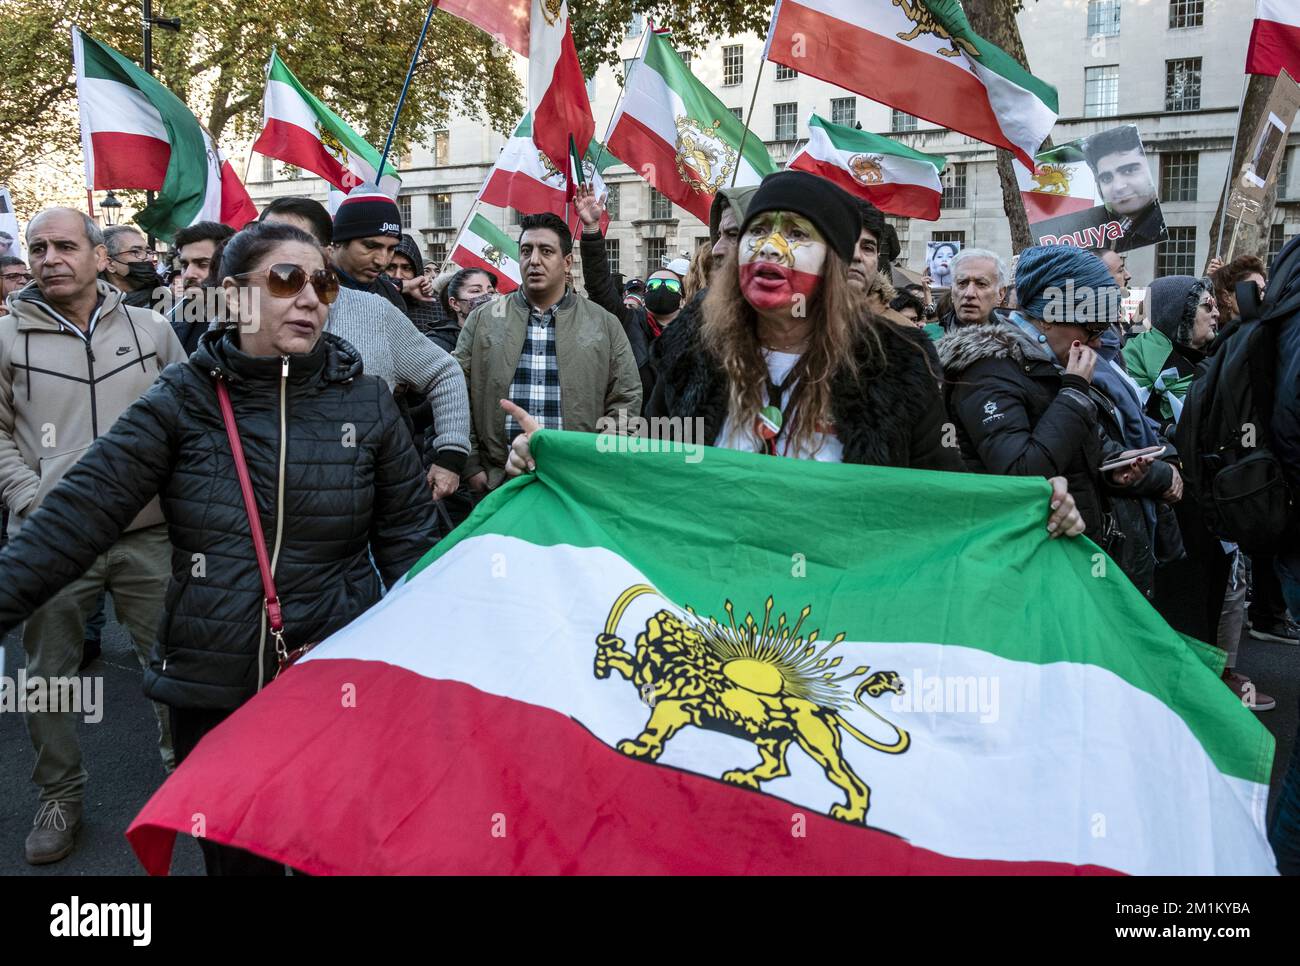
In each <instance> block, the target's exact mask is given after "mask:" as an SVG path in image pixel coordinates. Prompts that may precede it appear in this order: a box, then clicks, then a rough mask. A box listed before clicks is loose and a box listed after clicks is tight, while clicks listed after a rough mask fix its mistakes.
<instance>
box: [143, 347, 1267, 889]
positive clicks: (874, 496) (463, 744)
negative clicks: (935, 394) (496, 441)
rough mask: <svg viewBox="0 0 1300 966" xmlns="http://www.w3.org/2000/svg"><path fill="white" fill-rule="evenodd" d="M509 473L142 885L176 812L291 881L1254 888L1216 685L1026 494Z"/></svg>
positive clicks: (176, 786) (268, 722) (600, 470)
mask: <svg viewBox="0 0 1300 966" xmlns="http://www.w3.org/2000/svg"><path fill="white" fill-rule="evenodd" d="M521 338H522V336H521ZM532 454H533V457H534V458H535V460H536V463H537V471H536V473H530V474H528V475H527V476H524V477H522V478H520V479H518V480H515V481H513V482H511V483H509V484H507V485H506V486H503V487H501V488H500V489H498V490H495V491H493V492H492V493H491V494H489V495H488V497H487V498H486V499H485V500H484V501H483V503H481V504H480V505H479V507H478V508H477V509H476V510H475V512H474V515H473V516H472V517H471V518H470V519H469V520H467V521H466V522H465V523H463V524H461V525H460V526H459V527H458V528H457V529H456V530H455V532H454V533H452V534H451V536H449V537H447V538H445V539H444V540H442V541H441V542H440V543H439V544H438V545H437V546H436V547H435V548H434V549H433V550H432V551H430V553H429V554H428V555H427V556H426V557H425V558H424V559H423V560H422V561H421V562H420V563H418V564H417V565H416V566H415V567H414V568H412V570H411V572H410V573H409V574H408V575H407V576H406V577H405V578H404V579H403V580H402V581H401V582H400V583H399V584H398V585H397V586H396V587H394V588H392V589H390V591H389V592H388V594H387V595H386V596H385V597H384V599H383V600H382V601H381V602H380V603H378V604H376V605H375V606H374V607H372V608H371V609H370V610H369V611H368V612H366V613H365V614H363V615H362V616H361V617H359V618H357V619H356V620H355V621H354V622H353V623H352V624H350V625H349V626H347V627H346V628H344V629H342V630H340V631H339V632H338V633H336V634H334V635H333V636H331V637H329V638H328V639H326V640H325V641H324V642H323V643H321V644H320V645H319V646H318V647H317V648H316V649H315V650H313V651H312V652H311V653H310V654H309V655H308V656H307V657H306V658H305V659H304V660H303V661H301V662H300V663H299V664H297V665H296V666H294V667H292V668H290V669H289V670H288V671H287V672H286V673H285V674H283V675H281V676H280V678H279V679H278V680H276V681H274V682H273V683H272V684H271V685H270V686H269V687H267V688H266V689H265V690H263V691H262V692H261V693H260V694H258V695H257V696H256V697H254V698H253V699H252V700H251V701H249V702H248V703H247V704H246V705H244V706H243V707H242V708H240V709H239V710H237V711H236V712H235V713H234V714H233V715H232V716H231V718H230V719H229V720H227V721H225V722H223V723H222V724H221V725H220V726H218V727H217V728H216V729H215V730H214V731H212V732H211V733H210V734H208V735H207V736H206V737H205V738H204V739H203V741H202V742H201V743H200V744H199V746H198V747H197V748H196V749H195V750H194V751H193V752H192V753H191V755H190V756H189V758H187V759H186V761H185V762H184V763H183V764H182V765H181V766H180V767H179V768H178V769H177V770H176V772H175V773H174V774H173V775H172V776H171V777H170V778H168V780H167V781H166V783H164V785H163V786H162V788H161V789H160V790H159V791H158V792H157V793H156V794H155V795H154V796H153V798H152V799H150V801H149V803H148V804H147V805H146V806H145V807H144V809H143V810H142V811H141V813H140V814H139V815H138V816H137V817H136V819H135V821H134V822H133V823H132V825H131V827H130V829H129V830H128V831H127V837H128V839H129V840H130V842H131V844H132V846H133V847H134V849H135V851H136V854H137V856H139V858H140V860H141V862H142V863H143V864H144V866H145V868H146V869H147V870H148V871H150V872H162V871H166V869H167V867H168V862H169V857H170V853H171V847H172V841H173V839H174V837H175V835H176V833H177V832H180V833H181V834H184V835H189V834H190V833H191V832H192V830H193V827H194V826H193V822H194V814H195V813H196V812H199V813H202V814H203V816H204V819H205V831H204V834H205V835H206V836H207V837H208V838H209V839H210V840H211V841H213V842H218V843H223V844H231V845H236V846H239V847H240V848H244V849H249V850H252V851H253V852H256V853H258V854H260V855H263V856H267V857H271V858H274V859H275V860H277V861H280V862H285V863H288V864H289V865H291V866H294V867H296V868H299V869H302V870H304V871H306V872H309V873H312V874H324V873H344V874H354V875H356V874H371V873H403V874H412V873H467V872H473V873H485V872H486V873H539V874H553V873H559V872H568V873H619V874H687V873H712V874H733V875H754V874H759V873H787V874H788V873H802V874H806V875H828V874H840V873H883V874H909V873H911V874H926V873H929V874H953V873H971V874H990V873H1003V874H1005V873H1022V874H1023V873H1028V874H1042V873H1060V874H1079V873H1085V874H1090V873H1099V872H1127V873H1133V874H1166V875H1180V874H1181V875H1212V874H1222V875H1249V874H1270V873H1273V872H1274V870H1275V863H1274V859H1273V854H1272V851H1271V850H1270V848H1269V845H1268V841H1267V839H1266V837H1265V828H1264V809H1265V804H1266V803H1267V801H1268V778H1269V766H1270V764H1271V762H1272V760H1273V750H1274V741H1273V738H1272V736H1271V735H1270V734H1269V732H1268V730H1267V729H1266V728H1265V727H1264V726H1263V725H1262V724H1261V723H1260V722H1259V721H1258V720H1256V718H1255V715H1254V714H1253V713H1252V712H1251V711H1250V710H1249V709H1247V708H1245V707H1243V706H1242V702H1241V701H1239V700H1237V699H1236V697H1235V696H1234V695H1233V693H1232V692H1231V691H1230V690H1229V689H1228V688H1225V687H1224V686H1223V682H1222V681H1221V680H1220V677H1219V675H1220V672H1221V671H1222V665H1223V652H1222V651H1218V650H1217V649H1215V648H1212V647H1210V646H1208V645H1204V644H1197V643H1193V642H1189V641H1188V640H1186V639H1184V638H1183V637H1181V636H1180V635H1178V634H1177V633H1176V632H1175V631H1173V630H1172V629H1171V628H1170V627H1169V625H1168V624H1166V623H1165V622H1164V620H1163V619H1162V618H1161V617H1160V615H1159V614H1157V613H1156V612H1155V610H1154V609H1152V607H1151V605H1150V604H1149V603H1148V602H1147V601H1146V599H1145V598H1144V597H1143V596H1142V594H1141V592H1140V591H1138V590H1137V589H1135V588H1134V587H1133V585H1132V584H1131V583H1129V581H1128V578H1127V577H1125V576H1124V574H1123V572H1122V571H1121V570H1120V569H1119V568H1118V567H1117V566H1115V565H1114V564H1113V563H1112V562H1111V561H1110V560H1109V559H1108V558H1106V557H1105V555H1104V554H1101V553H1099V552H1098V550H1097V546H1096V545H1095V544H1093V543H1092V542H1091V541H1089V540H1088V539H1087V538H1080V539H1077V540H1066V539H1062V540H1052V539H1049V536H1048V533H1047V530H1046V528H1045V527H1044V518H1045V517H1046V515H1047V505H1048V499H1049V492H1050V489H1049V487H1048V484H1047V482H1046V481H1045V480H1042V479H1027V478H1024V477H1014V476H1011V477H999V476H986V475H982V474H960V473H937V472H932V471H924V470H902V469H894V468H887V467H869V466H851V465H844V464H838V463H815V462H806V461H802V460H789V459H773V458H771V457H767V456H761V455H758V454H755V453H738V452H732V451H729V450H718V449H712V448H709V447H703V446H700V447H698V448H697V447H695V446H694V445H692V446H690V447H689V448H679V449H678V450H677V451H675V452H674V451H671V447H670V446H669V445H668V444H664V443H660V442H659V441H656V440H650V439H645V438H638V437H636V436H612V435H603V436H598V435H594V434H583V433H569V432H557V431H547V430H543V431H540V432H538V433H537V434H536V435H534V436H533V437H532ZM651 490H653V491H654V492H657V493H664V494H672V495H685V494H689V499H685V500H683V499H677V500H668V501H660V502H651V501H647V500H645V499H644V495H645V493H647V492H649V491H651ZM792 501H797V503H798V508H799V512H797V513H792V512H790V508H791V504H792ZM864 506H869V507H870V512H857V511H856V510H855V511H850V512H847V513H846V512H845V509H846V508H848V507H853V508H859V507H864ZM793 551H798V552H797V553H795V557H796V558H797V564H798V565H797V566H795V567H791V554H792V552H793ZM1099 561H1100V564H1101V565H1099ZM485 574H492V575H493V578H492V580H491V581H485V579H484V575H485ZM489 583H490V585H491V586H488V584H489ZM340 694H343V695H345V696H346V695H349V694H350V695H353V696H354V697H355V700H347V699H346V698H345V700H343V701H341V702H340V700H339V695H340ZM792 821H793V822H795V823H796V828H797V830H798V831H797V832H796V834H794V835H792V834H791V827H792ZM502 823H504V824H502ZM494 830H495V831H494ZM502 837H505V843H503V841H502ZM509 843H513V844H509ZM503 844H506V845H507V847H504V848H503V847H502V846H503Z"/></svg>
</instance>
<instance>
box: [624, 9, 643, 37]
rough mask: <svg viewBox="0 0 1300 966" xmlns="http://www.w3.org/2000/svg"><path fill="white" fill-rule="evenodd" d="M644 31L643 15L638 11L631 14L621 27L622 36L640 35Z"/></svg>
mask: <svg viewBox="0 0 1300 966" xmlns="http://www.w3.org/2000/svg"><path fill="white" fill-rule="evenodd" d="M643 33H645V16H644V15H642V14H639V13H634V14H632V19H631V20H629V21H628V22H627V26H626V27H625V28H624V29H623V36H624V37H640V36H641V35H642V34H643Z"/></svg>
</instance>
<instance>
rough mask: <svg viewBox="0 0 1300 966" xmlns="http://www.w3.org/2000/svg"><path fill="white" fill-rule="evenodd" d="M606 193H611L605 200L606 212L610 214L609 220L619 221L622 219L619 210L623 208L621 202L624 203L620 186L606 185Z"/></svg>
mask: <svg viewBox="0 0 1300 966" xmlns="http://www.w3.org/2000/svg"><path fill="white" fill-rule="evenodd" d="M605 191H607V192H608V193H609V197H608V198H606V199H605V210H606V211H607V212H609V220H610V221H618V220H619V218H620V217H621V216H620V214H619V209H620V207H621V204H620V202H621V201H622V198H621V197H620V196H619V186H618V185H616V184H607V185H605Z"/></svg>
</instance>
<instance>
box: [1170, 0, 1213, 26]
mask: <svg viewBox="0 0 1300 966" xmlns="http://www.w3.org/2000/svg"><path fill="white" fill-rule="evenodd" d="M1204 23H1205V0H1169V28H1170V29H1171V30H1178V29H1181V28H1183V27H1200V26H1203V25H1204Z"/></svg>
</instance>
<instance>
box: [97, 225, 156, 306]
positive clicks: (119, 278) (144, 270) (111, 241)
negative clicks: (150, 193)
mask: <svg viewBox="0 0 1300 966" xmlns="http://www.w3.org/2000/svg"><path fill="white" fill-rule="evenodd" d="M104 244H105V245H107V246H108V266H107V267H106V268H105V269H104V271H103V274H102V275H101V276H100V277H101V278H102V279H103V280H104V281H106V282H108V284H110V285H113V286H115V287H117V288H119V289H121V290H122V292H123V293H124V294H125V296H126V297H125V298H124V299H123V300H122V301H123V303H124V304H126V305H130V306H132V307H134V308H138V309H148V308H153V305H154V289H156V288H158V287H159V286H160V285H162V279H161V278H160V277H159V275H158V270H157V268H156V265H157V262H158V255H157V253H156V252H154V251H152V250H151V249H150V248H149V245H148V243H147V242H146V241H145V237H144V235H143V234H141V233H140V230H139V229H138V228H135V227H134V226H132V225H113V226H111V227H109V228H105V229H104Z"/></svg>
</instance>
